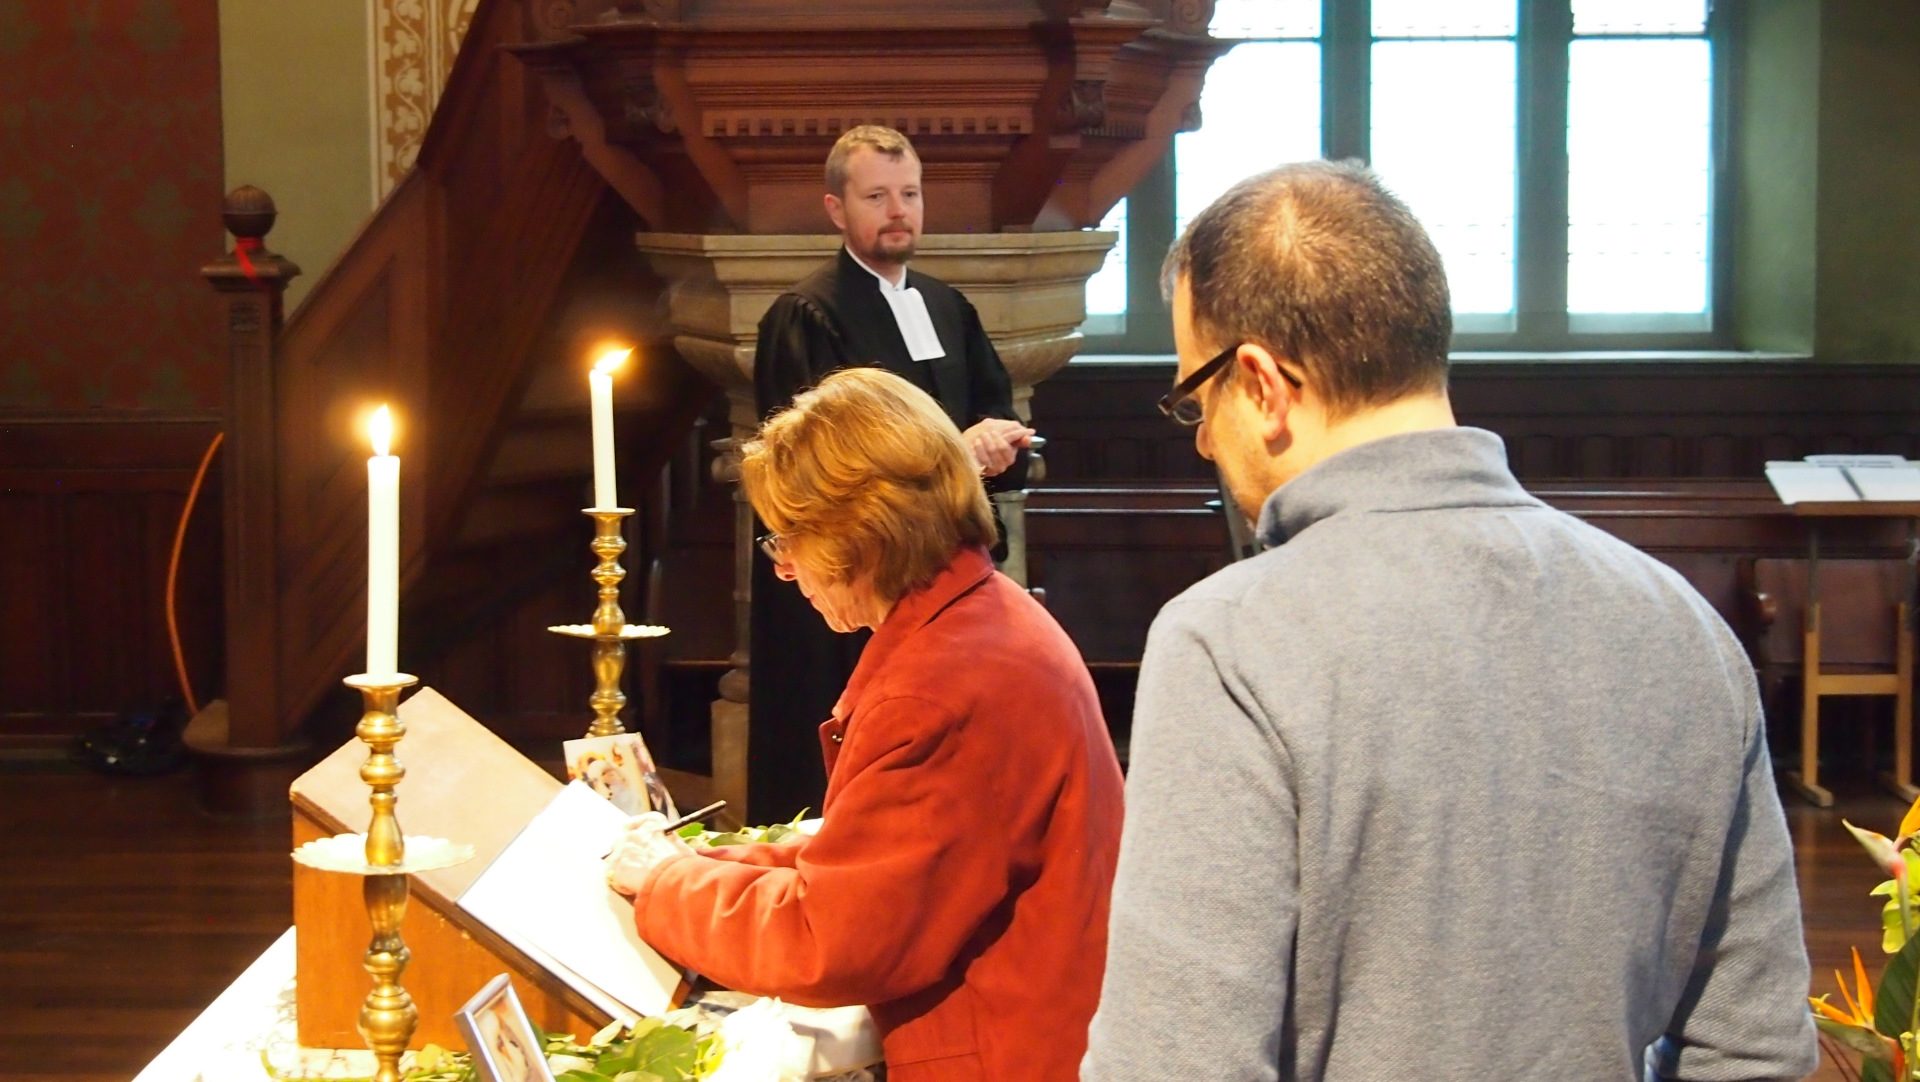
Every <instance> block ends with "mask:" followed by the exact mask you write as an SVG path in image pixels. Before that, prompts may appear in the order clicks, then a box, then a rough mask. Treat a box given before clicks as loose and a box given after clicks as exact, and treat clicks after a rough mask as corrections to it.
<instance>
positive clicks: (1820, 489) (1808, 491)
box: [1767, 462, 1860, 503]
mask: <svg viewBox="0 0 1920 1082" xmlns="http://www.w3.org/2000/svg"><path fill="white" fill-rule="evenodd" d="M1767 480H1768V481H1769V482H1770V483H1772V485H1773V491H1774V492H1776V493H1778V494H1779V496H1780V502H1781V503H1846V502H1852V501H1856V500H1858V499H1859V498H1860V493H1859V492H1857V491H1855V490H1854V487H1853V484H1852V482H1850V481H1848V480H1847V471H1845V470H1843V469H1841V468H1840V467H1838V466H1816V465H1814V464H1813V463H1810V462H1769V463H1767Z"/></svg>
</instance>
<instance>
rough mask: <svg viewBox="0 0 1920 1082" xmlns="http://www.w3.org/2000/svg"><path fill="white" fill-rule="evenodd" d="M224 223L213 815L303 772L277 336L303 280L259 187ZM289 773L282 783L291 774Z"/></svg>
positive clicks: (237, 809) (195, 736) (278, 788)
mask: <svg viewBox="0 0 1920 1082" xmlns="http://www.w3.org/2000/svg"><path fill="white" fill-rule="evenodd" d="M221 211H222V213H221V219H222V221H223V222H225V224H226V227H227V230H228V232H230V233H232V234H233V236H234V247H233V251H231V252H229V253H227V254H226V255H225V256H223V257H221V258H220V259H217V260H215V261H214V262H212V263H209V264H207V265H206V266H204V267H202V268H201V269H200V273H201V274H202V275H203V276H204V277H205V278H206V279H207V282H208V283H209V284H210V285H212V286H213V288H214V290H215V292H217V293H219V294H220V296H221V298H222V299H223V300H225V302H226V309H227V321H226V322H227V342H226V351H227V370H228V378H227V409H226V424H225V429H224V431H225V437H226V442H225V444H224V446H223V448H222V463H221V468H222V479H223V493H224V495H223V501H224V508H223V511H224V517H225V528H224V533H223V540H224V543H225V553H224V557H223V563H224V572H225V578H226V583H225V595H226V615H227V620H226V624H227V629H226V696H225V698H224V699H222V700H218V701H215V702H213V703H209V704H208V705H207V707H206V709H204V710H202V711H201V712H200V715H199V716H197V717H196V718H194V720H193V723H192V724H191V725H189V726H188V730H187V743H188V746H189V747H190V748H191V749H192V750H193V751H194V752H195V753H196V756H197V760H198V764H199V766H200V768H201V770H200V777H201V781H202V786H201V798H202V800H203V802H204V803H206V804H207V806H208V807H209V808H210V809H211V810H214V811H218V812H226V813H232V814H262V813H266V812H274V813H278V812H279V811H281V810H283V809H284V808H285V807H286V785H285V783H286V781H288V780H291V777H292V776H293V773H297V771H298V768H299V767H300V766H301V765H303V764H302V763H301V762H300V759H301V755H302V753H303V750H304V749H302V748H300V747H297V746H294V745H295V742H296V740H297V734H295V733H294V732H293V731H291V728H290V725H291V719H289V718H287V717H286V716H285V712H284V710H283V709H282V707H283V702H282V696H281V689H280V665H279V642H280V639H281V628H280V604H281V598H280V588H279V579H280V576H279V557H278V546H277V539H276V537H275V523H276V514H277V503H278V495H279V493H278V483H279V472H280V471H279V458H278V452H277V446H278V445H277V441H276V435H275V432H276V427H277V422H278V410H277V409H276V405H275V398H276V387H275V382H276V375H277V373H276V371H275V363H274V347H275V341H276V340H277V339H278V337H279V333H280V323H281V299H282V297H283V296H284V295H285V293H286V289H287V283H288V282H290V281H292V280H293V279H294V277H295V276H297V275H298V274H299V273H300V268H299V267H297V266H295V265H294V263H293V261H292V260H289V259H285V258H283V257H281V256H278V255H275V254H274V253H272V252H270V251H268V250H267V248H266V244H265V237H266V235H267V232H268V231H269V230H271V229H272V228H273V222H274V217H275V213H276V212H275V210H274V206H273V199H272V197H270V196H269V195H267V193H266V192H263V191H261V190H260V189H258V188H254V187H251V186H249V187H241V188H235V189H234V190H233V191H231V192H229V193H227V198H226V200H225V202H224V204H223V205H222V208H221ZM282 775H284V776H282Z"/></svg>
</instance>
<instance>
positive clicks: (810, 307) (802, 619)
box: [747, 248, 1028, 822]
mask: <svg viewBox="0 0 1920 1082" xmlns="http://www.w3.org/2000/svg"><path fill="white" fill-rule="evenodd" d="M907 284H908V285H909V286H912V287H913V288H915V289H918V290H919V291H920V295H921V297H922V298H923V299H924V300H925V301H926V304H927V314H928V316H930V317H931V318H932V321H933V328H934V332H935V333H936V334H938V335H939V336H940V345H941V347H942V348H943V349H944V350H945V351H946V352H945V355H944V356H941V357H936V358H934V359H932V360H927V361H916V360H913V359H912V356H911V355H910V354H909V353H908V351H907V343H906V339H905V338H904V337H902V336H901V334H900V325H899V323H898V322H897V321H896V320H895V319H894V315H893V309H892V308H891V307H889V306H888V304H887V301H886V298H884V297H882V296H881V295H880V283H879V281H878V279H876V278H875V277H874V276H873V275H872V274H871V273H869V272H868V271H867V270H866V268H864V267H862V266H861V265H860V264H859V263H857V262H855V261H854V259H853V257H852V256H851V255H848V254H847V251H846V249H844V248H842V249H841V250H840V254H839V255H838V256H836V257H835V258H834V260H833V261H832V262H830V263H828V264H826V265H825V266H823V267H821V268H820V269H819V270H817V271H815V272H814V273H813V274H810V275H808V276H807V277H806V278H804V279H802V280H801V281H800V282H799V284H797V285H795V286H794V287H793V288H792V289H791V290H789V291H788V292H786V293H784V294H781V296H780V298H779V299H778V300H776V301H774V302H773V307H772V308H770V309H768V310H767V314H766V315H765V316H764V317H762V318H761V320H760V334H759V341H758V344H757V345H756V346H755V348H754V354H753V386H754V398H755V402H756V404H757V405H758V407H759V410H760V415H761V417H763V418H764V417H766V416H767V415H769V414H771V413H773V412H774V411H775V410H778V409H781V408H783V407H785V406H786V405H788V404H789V403H791V402H792V401H793V398H794V396H795V395H797V394H799V393H800V392H801V391H804V390H806V389H807V388H809V387H812V386H813V385H814V384H816V383H818V382H820V380H821V379H823V378H824V377H825V376H826V375H827V374H828V373H830V372H833V371H835V370H837V369H841V368H854V367H872V368H884V369H886V370H887V371H889V372H892V373H894V374H895V375H898V376H902V377H904V378H906V379H908V380H910V381H912V382H913V383H914V384H915V385H916V386H918V387H919V388H920V389H921V390H923V391H926V392H927V393H928V394H930V395H932V396H933V397H934V398H935V399H936V400H937V401H938V402H939V403H940V406H941V408H942V409H943V410H945V411H946V414H947V416H948V417H950V418H952V420H953V423H954V424H955V425H956V426H958V427H959V428H960V429H961V430H963V431H964V430H965V429H967V428H968V427H969V426H971V425H972V424H974V422H976V421H979V420H981V419H983V418H986V417H999V418H1003V419H1007V420H1017V419H1018V417H1017V415H1016V414H1015V413H1014V412H1013V381H1012V380H1010V379H1009V378H1008V377H1007V369H1006V366H1005V365H1003V364H1001V363H1000V355H999V354H998V353H996V352H995V351H994V348H993V343H992V342H991V341H989V340H988V339H987V332H986V330H985V329H984V328H982V327H981V325H980V315H979V313H977V312H975V311H974V309H973V305H972V304H970V303H969V302H968V301H967V299H966V298H965V297H963V296H961V295H960V291H959V290H957V289H954V288H953V287H952V286H950V285H947V284H946V283H945V282H942V281H940V280H939V279H936V278H931V277H928V276H927V275H924V274H921V273H919V272H918V271H915V270H912V269H909V270H908V271H907ZM1027 461H1028V456H1027V453H1026V452H1025V451H1022V452H1021V453H1020V457H1019V458H1018V459H1017V460H1016V461H1015V462H1014V464H1013V466H1012V467H1011V468H1009V469H1008V470H1007V471H1006V472H1005V473H1003V474H1001V475H1000V476H998V477H993V478H989V479H988V481H987V488H988V491H990V492H992V491H1002V490H1007V489H1013V488H1018V487H1020V486H1021V485H1024V484H1025V483H1026V473H1027ZM867 638H868V633H867V632H864V631H862V632H858V633H855V634H851V635H841V634H837V633H835V632H834V631H833V630H832V629H830V628H828V627H827V625H826V622H825V621H823V620H822V619H821V618H820V614H819V613H817V612H815V611H814V610H813V606H812V604H811V603H809V602H808V601H807V599H806V598H805V597H803V596H802V595H801V593H800V591H799V589H798V588H797V587H795V586H794V585H793V584H792V583H790V582H781V581H780V580H779V578H778V577H776V576H775V575H774V573H773V565H772V563H771V562H770V561H768V560H766V559H765V558H763V557H760V556H758V555H756V556H755V557H754V560H753V630H752V639H751V642H750V645H749V649H750V650H751V653H752V662H751V668H750V669H749V672H750V674H751V678H752V679H751V685H750V688H749V699H750V702H751V711H750V720H749V730H750V737H749V744H748V747H749V753H748V754H749V766H748V777H749V785H750V792H749V793H748V798H747V799H748V801H749V802H750V804H751V805H752V807H751V815H752V817H753V818H754V819H755V820H758V821H761V822H773V821H776V820H779V819H785V818H787V817H789V816H791V815H793V814H794V813H795V812H797V811H799V810H800V809H801V808H813V809H814V810H815V811H816V812H817V811H818V810H819V808H820V802H821V799H822V797H823V796H824V794H825V793H826V787H827V779H826V774H825V771H824V770H823V769H822V768H821V765H820V737H819V726H820V723H821V722H823V721H825V720H827V717H828V715H830V714H832V713H833V704H834V701H835V700H836V699H838V698H839V696H840V691H841V689H842V688H844V687H845V686H846V683H847V678H848V677H849V676H851V675H853V667H854V664H855V662H857V661H859V659H860V651H861V649H862V648H863V647H864V646H865V645H866V642H867Z"/></svg>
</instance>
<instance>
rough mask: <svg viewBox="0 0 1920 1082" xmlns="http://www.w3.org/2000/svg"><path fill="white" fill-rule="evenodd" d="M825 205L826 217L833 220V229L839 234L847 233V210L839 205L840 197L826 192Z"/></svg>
mask: <svg viewBox="0 0 1920 1082" xmlns="http://www.w3.org/2000/svg"><path fill="white" fill-rule="evenodd" d="M823 198H824V199H825V200H826V204H827V217H828V218H831V219H832V220H833V227H834V228H835V229H838V230H839V231H840V232H842V233H845V232H846V231H847V208H846V207H844V206H842V205H841V203H840V197H839V196H837V195H835V194H833V193H832V192H828V193H827V194H826V195H825V196H824V197H823Z"/></svg>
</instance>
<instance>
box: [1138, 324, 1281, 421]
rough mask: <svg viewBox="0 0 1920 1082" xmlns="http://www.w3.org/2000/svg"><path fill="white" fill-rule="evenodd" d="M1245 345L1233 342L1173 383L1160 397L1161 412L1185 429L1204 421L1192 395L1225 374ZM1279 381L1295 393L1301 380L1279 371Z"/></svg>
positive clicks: (1204, 416) (1201, 411) (1203, 412)
mask: <svg viewBox="0 0 1920 1082" xmlns="http://www.w3.org/2000/svg"><path fill="white" fill-rule="evenodd" d="M1244 345H1246V343H1245V342H1235V343H1234V344H1233V345H1230V346H1228V347H1227V348H1226V349H1223V350H1221V351H1220V352H1219V353H1218V354H1216V355H1215V356H1214V358H1213V359H1212V360H1210V361H1208V362H1207V363H1206V364H1203V365H1201V366H1200V367H1198V368H1196V369H1194V370H1193V374H1192V375H1190V376H1188V377H1187V378H1186V379H1183V380H1181V381H1180V382H1179V383H1176V384H1174V385H1173V390H1171V391H1169V392H1167V393H1166V394H1165V395H1162V396H1161V398H1160V412H1161V413H1164V414H1166V415H1167V416H1168V417H1171V418H1173V419H1174V421H1175V422H1176V423H1178V424H1182V425H1185V426H1186V427H1188V428H1192V427H1193V426H1195V425H1197V424H1199V423H1200V422H1201V421H1204V420H1206V412H1205V411H1204V410H1203V409H1202V408H1201V406H1200V400H1199V399H1198V398H1195V397H1193V394H1194V392H1195V391H1198V390H1199V389H1200V388H1202V387H1204V386H1206V383H1207V381H1208V380H1210V379H1212V378H1213V377H1215V376H1217V375H1219V374H1220V373H1222V372H1224V371H1226V369H1227V362H1228V361H1231V360H1233V358H1234V356H1235V355H1236V354H1238V353H1239V352H1240V347H1241V346H1244ZM1280 378H1281V379H1284V380H1286V381H1287V382H1288V383H1291V384H1292V385H1293V387H1294V389H1295V390H1299V388H1300V381H1299V380H1297V379H1295V378H1294V376H1293V373H1291V372H1289V371H1287V370H1286V369H1284V368H1282V369H1280Z"/></svg>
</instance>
